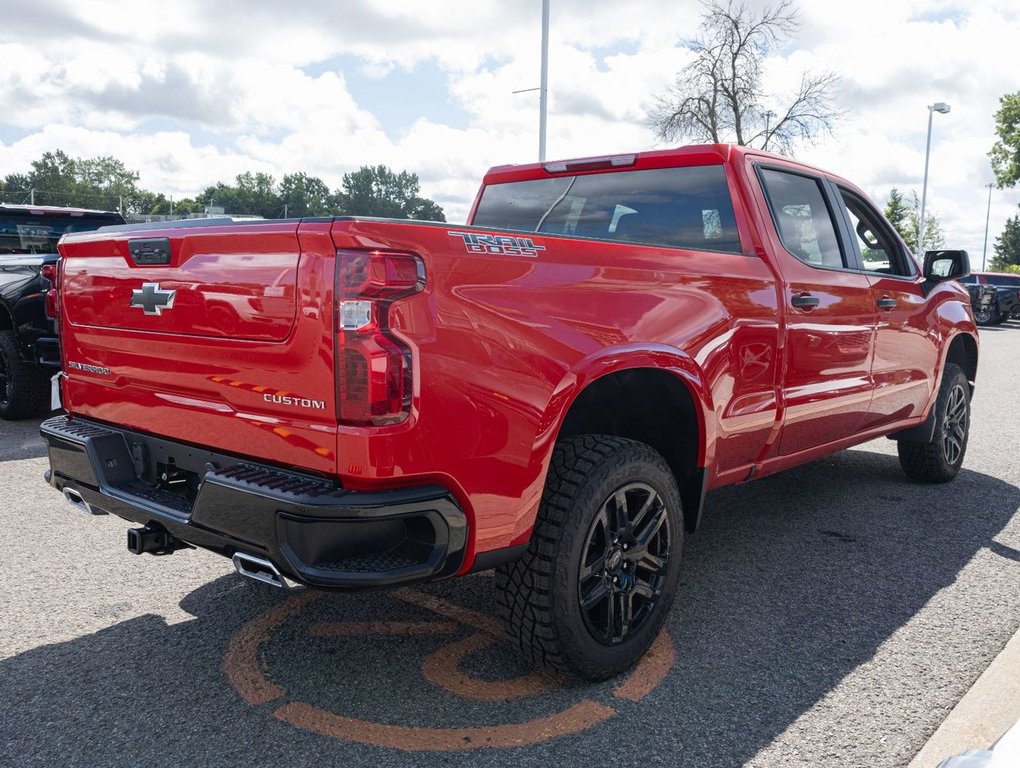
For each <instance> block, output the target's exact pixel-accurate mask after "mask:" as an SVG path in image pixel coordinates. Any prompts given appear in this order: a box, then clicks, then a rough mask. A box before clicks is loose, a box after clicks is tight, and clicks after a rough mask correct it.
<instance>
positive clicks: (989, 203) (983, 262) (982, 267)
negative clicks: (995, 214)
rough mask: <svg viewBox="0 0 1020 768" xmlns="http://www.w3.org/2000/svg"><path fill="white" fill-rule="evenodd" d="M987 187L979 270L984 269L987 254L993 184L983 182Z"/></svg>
mask: <svg viewBox="0 0 1020 768" xmlns="http://www.w3.org/2000/svg"><path fill="white" fill-rule="evenodd" d="M985 186H986V187H988V208H987V209H986V210H985V245H984V247H983V248H982V249H981V271H982V272H984V271H985V256H986V255H987V254H988V219H989V218H990V217H991V215H992V187H994V186H995V185H994V184H985Z"/></svg>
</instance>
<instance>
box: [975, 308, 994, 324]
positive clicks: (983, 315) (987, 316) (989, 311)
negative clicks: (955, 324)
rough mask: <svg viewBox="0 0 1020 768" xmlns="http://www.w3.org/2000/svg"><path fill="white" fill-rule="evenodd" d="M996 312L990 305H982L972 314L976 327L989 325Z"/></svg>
mask: <svg viewBox="0 0 1020 768" xmlns="http://www.w3.org/2000/svg"><path fill="white" fill-rule="evenodd" d="M995 314H996V310H995V308H994V306H993V305H992V304H982V305H980V306H979V307H978V308H977V311H975V312H974V322H975V323H977V324H978V325H991V324H992V318H993V317H995Z"/></svg>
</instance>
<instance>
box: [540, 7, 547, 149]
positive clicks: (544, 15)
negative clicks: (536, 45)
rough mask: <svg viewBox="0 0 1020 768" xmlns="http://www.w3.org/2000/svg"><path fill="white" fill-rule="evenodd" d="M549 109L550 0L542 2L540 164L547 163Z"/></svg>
mask: <svg viewBox="0 0 1020 768" xmlns="http://www.w3.org/2000/svg"><path fill="white" fill-rule="evenodd" d="M548 107H549V0H542V84H541V86H539V99H538V162H540V163H544V162H545V124H546V113H547V111H548Z"/></svg>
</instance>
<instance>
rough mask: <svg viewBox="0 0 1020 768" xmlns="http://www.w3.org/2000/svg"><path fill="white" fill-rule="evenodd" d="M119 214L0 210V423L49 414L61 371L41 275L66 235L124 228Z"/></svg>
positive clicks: (27, 208) (23, 208)
mask: <svg viewBox="0 0 1020 768" xmlns="http://www.w3.org/2000/svg"><path fill="white" fill-rule="evenodd" d="M123 223H124V218H123V217H122V216H121V215H120V214H119V213H111V212H109V211H88V210H83V209H80V208H52V207H49V206H34V205H33V206H25V205H4V204H0V418H4V419H19V418H27V417H31V416H38V415H40V414H43V413H45V412H46V411H48V410H49V409H50V377H51V376H52V375H53V374H54V373H56V372H57V371H59V370H60V347H59V345H58V343H57V330H56V324H55V323H54V321H53V320H52V318H50V317H48V316H47V313H46V292H47V290H48V289H49V288H50V287H51V286H50V284H49V281H48V280H47V278H46V277H44V276H43V269H44V267H46V266H47V265H50V268H51V269H54V268H55V267H56V265H57V261H58V258H59V257H58V255H57V241H58V240H59V239H60V237H61V235H63V234H65V233H67V232H86V231H89V230H93V229H99V227H105V226H108V225H113V224H123Z"/></svg>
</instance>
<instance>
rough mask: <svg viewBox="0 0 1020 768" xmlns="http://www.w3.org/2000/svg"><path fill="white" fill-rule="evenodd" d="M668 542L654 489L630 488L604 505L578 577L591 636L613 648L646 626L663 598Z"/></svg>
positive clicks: (591, 531)
mask: <svg viewBox="0 0 1020 768" xmlns="http://www.w3.org/2000/svg"><path fill="white" fill-rule="evenodd" d="M670 542H671V536H670V524H669V516H668V515H667V514H666V507H665V504H663V501H662V497H661V496H659V494H658V492H657V491H656V490H655V489H654V488H652V487H651V486H649V485H646V484H645V483H629V484H627V485H624V486H622V487H621V488H619V489H618V490H616V491H615V492H614V493H613V494H612V495H611V496H610V497H609V498H607V499H606V500H605V502H604V503H603V504H602V506H601V507H600V509H599V511H598V513H597V514H596V515H595V519H594V520H593V521H592V524H591V527H590V529H589V530H588V535H587V537H586V538H585V543H584V557H583V559H582V561H581V567H580V573H579V578H578V601H579V603H580V606H581V615H582V616H583V618H584V623H585V626H586V627H587V628H588V631H589V632H591V634H592V636H593V637H595V638H596V639H598V640H599V641H600V642H602V643H605V644H607V645H614V644H616V643H620V642H622V641H623V640H624V639H625V638H626V637H627V635H629V634H630V633H632V632H634V631H636V630H638V629H640V628H641V626H642V625H643V624H644V622H645V621H647V619H648V617H649V616H650V615H651V613H652V610H653V609H654V607H655V602H656V600H658V598H659V596H660V595H661V594H662V588H663V585H664V583H665V580H666V566H667V564H668V562H669V557H670Z"/></svg>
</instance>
